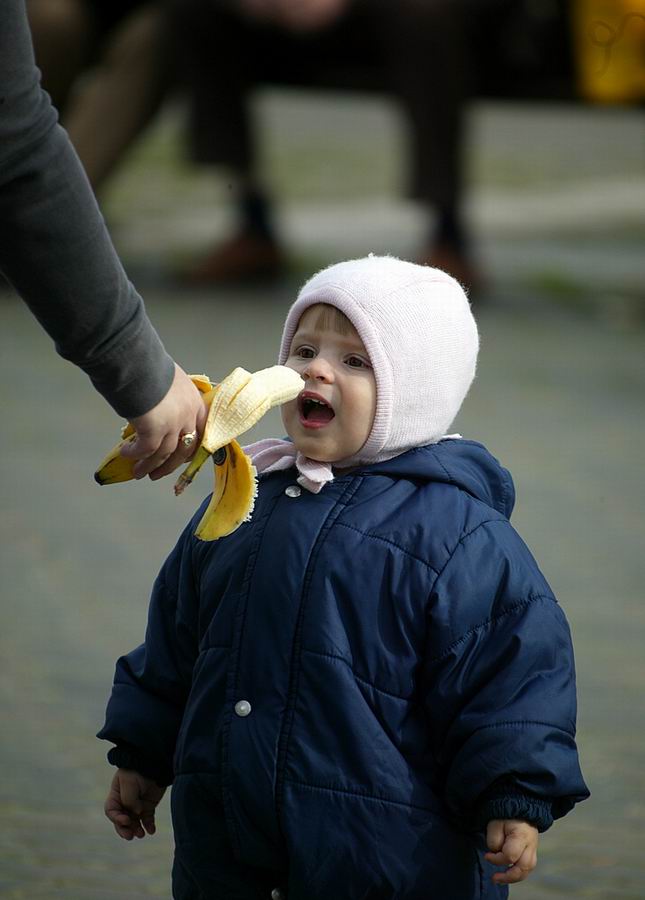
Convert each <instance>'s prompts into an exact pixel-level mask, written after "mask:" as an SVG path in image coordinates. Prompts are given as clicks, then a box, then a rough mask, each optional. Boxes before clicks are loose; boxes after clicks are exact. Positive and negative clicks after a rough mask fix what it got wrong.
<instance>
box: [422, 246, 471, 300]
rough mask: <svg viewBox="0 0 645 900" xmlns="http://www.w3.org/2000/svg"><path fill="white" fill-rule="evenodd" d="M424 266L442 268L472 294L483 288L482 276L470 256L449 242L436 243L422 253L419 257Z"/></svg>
mask: <svg viewBox="0 0 645 900" xmlns="http://www.w3.org/2000/svg"><path fill="white" fill-rule="evenodd" d="M417 262H418V263H419V264H420V265H422V266H434V268H436V269H442V270H443V271H444V272H447V273H448V274H449V275H452V277H453V278H456V279H457V281H458V282H459V283H460V284H461V285H462V287H464V288H465V290H466V291H467V292H468V294H470V295H471V296H472V295H473V294H478V293H480V292H481V289H482V282H483V279H482V276H481V273H480V272H479V271H478V270H477V268H476V266H474V265H473V263H472V261H471V260H470V259H469V258H468V256H467V255H466V254H465V253H464V252H463V251H460V250H457V249H456V248H455V247H452V246H450V245H449V244H436V245H435V246H434V247H433V248H432V249H429V250H427V251H426V252H425V253H422V254H421V255H420V257H419V258H418V259H417Z"/></svg>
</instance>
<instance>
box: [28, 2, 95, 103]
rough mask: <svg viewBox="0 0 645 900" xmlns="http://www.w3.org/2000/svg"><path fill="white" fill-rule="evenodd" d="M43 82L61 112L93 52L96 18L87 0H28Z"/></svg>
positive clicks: (32, 32) (37, 58)
mask: <svg viewBox="0 0 645 900" xmlns="http://www.w3.org/2000/svg"><path fill="white" fill-rule="evenodd" d="M27 14H28V16H29V25H30V27H31V34H32V39H33V42H34V51H35V54H36V61H37V63H38V66H39V68H40V71H41V73H42V84H43V87H44V88H45V90H46V91H48V93H49V95H50V96H51V98H52V101H53V103H54V106H55V107H56V108H57V109H58V110H59V112H61V113H62V112H64V110H65V105H66V103H67V100H68V97H69V95H70V91H71V88H72V86H73V84H74V82H75V80H76V78H77V77H78V75H79V72H81V71H82V70H83V69H84V67H85V66H86V65H87V62H88V60H89V58H90V56H91V52H92V47H93V44H94V37H95V31H96V26H95V20H94V17H93V15H92V12H91V10H90V9H89V7H88V5H87V4H86V3H85V2H84V0H27Z"/></svg>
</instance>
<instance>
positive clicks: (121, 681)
mask: <svg viewBox="0 0 645 900" xmlns="http://www.w3.org/2000/svg"><path fill="white" fill-rule="evenodd" d="M477 351H478V336H477V329H476V325H475V322H474V319H473V316H472V314H471V311H470V307H469V304H468V300H467V298H466V296H465V294H464V292H463V290H462V289H461V287H460V286H459V284H458V283H457V282H456V281H455V280H454V279H452V278H451V277H450V276H448V275H446V274H445V273H443V272H441V271H439V270H437V269H432V268H429V267H426V266H417V265H414V264H412V263H408V262H404V261H401V260H398V259H394V258H392V257H374V256H371V257H369V258H366V259H359V260H351V261H348V262H343V263H340V264H338V265H334V266H331V267H329V268H327V269H325V270H323V271H322V272H320V273H318V274H317V275H316V276H314V277H313V278H312V279H310V280H309V281H308V282H307V283H306V284H305V286H304V287H303V289H302V290H301V291H300V294H299V295H298V298H297V300H296V302H295V303H294V305H293V306H292V307H291V309H290V311H289V313H288V315H287V319H286V323H285V326H284V332H283V336H282V344H281V347H280V356H279V362H280V363H282V364H285V365H287V366H291V367H292V368H294V369H296V371H298V372H299V373H300V374H301V375H302V378H303V389H302V392H301V393H300V395H299V396H298V398H297V399H296V400H295V401H292V402H290V403H288V404H286V405H285V406H284V407H283V421H284V426H285V429H286V431H287V433H288V436H289V441H282V440H270V441H260V442H258V443H257V444H254V445H251V446H250V447H248V448H246V449H247V452H248V453H249V454H250V455H251V457H252V458H253V460H254V463H255V465H256V466H257V468H258V470H259V472H260V476H259V492H258V497H257V501H256V506H255V511H254V513H253V517H252V520H251V521H250V522H248V523H246V524H244V525H242V526H241V527H240V528H239V529H238V530H237V531H235V532H234V533H233V534H231V535H230V536H228V537H226V538H223V539H221V540H219V541H217V542H214V543H203V542H200V541H199V540H197V539H196V538H195V537H194V535H193V532H194V530H195V527H196V523H197V522H198V521H199V519H200V517H201V515H202V513H203V509H204V507H202V509H200V510H199V511H198V512H197V514H196V516H195V517H194V519H193V521H192V522H191V523H190V524H189V525H188V527H187V528H186V530H185V531H184V533H183V535H182V536H181V537H180V539H179V542H178V544H177V546H176V547H175V549H174V550H173V552H172V553H171V555H170V557H169V558H168V560H167V561H166V563H165V565H164V566H163V569H162V571H161V574H160V575H159V577H158V578H157V581H156V583H155V586H154V590H153V594H152V599H151V605H150V613H149V621H148V627H147V631H146V636H145V642H144V643H143V644H142V645H141V646H140V647H138V648H137V649H136V650H133V651H132V652H131V653H129V654H128V655H127V656H124V657H122V658H121V659H120V660H119V661H118V663H117V671H116V677H115V681H114V686H113V690H112V696H111V699H110V701H109V705H108V709H107V719H106V723H105V725H104V727H103V729H102V731H101V732H100V733H99V737H101V738H104V739H107V740H109V741H111V742H113V743H114V744H115V745H116V746H114V747H113V748H112V749H111V750H110V751H109V753H108V759H109V761H110V762H111V763H112V764H114V765H115V766H117V767H118V768H117V772H116V774H115V775H114V778H113V781H112V786H111V788H110V792H109V795H108V799H107V801H106V814H107V816H108V818H109V819H110V820H111V821H112V822H113V824H114V827H115V829H116V831H117V833H118V834H119V835H120V836H121V837H123V838H126V839H132V838H133V837H143V836H144V834H145V833H146V832H147V833H149V834H152V833H153V832H154V811H155V807H156V805H157V803H158V802H159V800H160V799H161V796H162V794H163V793H164V789H165V787H166V786H167V785H169V784H171V783H172V798H171V804H172V817H173V826H174V832H175V860H174V866H173V896H174V897H175V898H176V900H216V898H217V900H221V898H240V900H242V898H244V900H246V898H248V900H251V898H265V900H269V898H273V900H280V898H288V900H323V898H338V900H386V898H387V900H390V898H401V900H480V898H503V897H506V896H507V892H508V885H509V884H511V883H514V882H517V881H520V880H522V879H523V878H525V877H526V876H527V875H528V874H529V873H530V871H531V870H532V869H533V868H534V866H535V863H536V847H537V839H538V832H540V831H544V830H545V829H547V828H549V826H550V825H551V824H552V822H553V820H554V819H557V818H559V817H560V816H563V815H564V814H565V813H567V812H568V811H569V810H571V809H572V807H573V806H574V804H575V803H576V802H578V801H580V800H584V799H585V797H586V796H588V791H587V789H586V787H585V784H584V781H583V779H582V775H581V773H580V769H579V766H578V758H577V752H576V745H575V713H576V698H575V676H574V666H573V654H572V647H571V641H570V636H569V629H568V626H567V622H566V620H565V617H564V614H563V612H562V610H561V609H560V607H559V606H558V604H557V602H556V600H555V598H554V596H553V593H552V592H551V589H550V588H549V585H548V584H547V582H546V581H545V579H544V577H543V576H542V574H541V573H540V571H539V569H538V567H537V565H536V563H535V561H534V559H533V557H532V556H531V554H530V552H529V551H528V549H527V547H526V546H525V544H524V543H523V542H522V540H521V539H520V538H519V536H518V535H517V533H516V532H515V531H514V530H513V528H512V526H511V525H510V523H509V516H510V514H511V510H512V507H513V501H514V490H513V483H512V480H511V477H510V475H509V473H508V472H507V471H506V470H505V469H503V468H502V467H501V466H500V465H499V463H498V462H497V461H496V460H495V459H494V458H493V457H492V456H491V455H490V454H489V453H488V451H487V450H486V449H485V448H484V447H483V446H482V445H481V444H479V443H476V442H474V441H470V440H463V439H461V438H460V437H459V436H458V435H450V436H448V435H446V432H447V431H448V429H449V427H450V425H451V423H452V421H453V419H454V418H455V416H456V414H457V412H458V410H459V407H460V405H461V403H462V401H463V399H464V397H465V395H466V393H467V391H468V389H469V387H470V384H471V382H472V380H473V377H474V374H475V364H476V358H477Z"/></svg>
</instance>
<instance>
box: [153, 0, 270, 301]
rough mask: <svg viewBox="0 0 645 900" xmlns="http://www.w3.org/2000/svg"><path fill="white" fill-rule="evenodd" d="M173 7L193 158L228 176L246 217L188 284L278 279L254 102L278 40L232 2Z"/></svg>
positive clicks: (184, 0) (204, 0)
mask: <svg viewBox="0 0 645 900" xmlns="http://www.w3.org/2000/svg"><path fill="white" fill-rule="evenodd" d="M169 9H170V11H171V20H170V21H171V31H172V34H173V37H174V40H175V43H176V53H175V56H176V66H177V70H178V76H179V78H180V81H181V83H182V85H183V87H185V89H186V94H187V98H188V135H187V136H188V146H189V152H190V155H191V158H192V159H193V160H194V161H195V162H198V163H203V164H205V165H211V166H221V167H224V168H225V169H226V170H227V177H228V178H229V179H230V186H231V188H232V199H233V200H234V202H235V203H236V206H237V215H238V219H239V222H238V226H237V229H236V230H235V232H234V233H233V235H232V237H231V238H230V239H228V240H226V241H224V242H223V243H221V244H220V243H218V244H216V245H215V247H214V248H213V249H212V251H211V252H210V253H208V254H207V255H206V257H205V258H204V259H203V260H201V261H200V262H199V263H198V264H197V265H196V266H195V267H194V268H193V269H192V270H190V271H189V272H187V273H185V274H184V278H185V279H186V280H187V281H189V282H191V283H193V284H204V283H216V282H231V281H233V282H235V281H247V280H256V279H261V280H263V279H271V278H273V277H275V276H276V275H277V274H279V273H280V272H281V270H282V268H283V265H284V258H283V254H282V250H281V248H280V244H279V241H278V239H277V237H276V234H275V228H274V224H273V216H272V210H271V204H270V202H269V199H268V197H267V193H266V191H265V190H264V187H263V186H262V185H261V184H260V180H259V176H258V173H257V170H256V152H255V140H254V135H253V128H252V120H251V115H250V111H249V97H250V93H251V90H252V88H253V86H254V85H255V84H257V83H261V82H262V81H263V76H264V74H265V72H266V70H267V66H266V61H267V58H268V57H270V56H271V55H272V53H273V49H274V45H273V43H272V36H275V35H274V33H272V32H271V31H269V30H267V29H266V28H264V27H262V26H256V25H255V24H254V23H253V22H252V21H249V20H247V19H245V18H244V17H243V16H241V15H240V14H239V13H238V12H237V11H235V10H234V9H231V4H230V3H227V2H226V0H171V2H169ZM269 68H270V67H269Z"/></svg>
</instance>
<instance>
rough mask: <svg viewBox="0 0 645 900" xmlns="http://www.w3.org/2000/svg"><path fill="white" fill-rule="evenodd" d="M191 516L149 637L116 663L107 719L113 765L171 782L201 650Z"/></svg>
mask: <svg viewBox="0 0 645 900" xmlns="http://www.w3.org/2000/svg"><path fill="white" fill-rule="evenodd" d="M194 527H195V524H194V522H191V523H190V525H189V526H188V528H187V529H186V530H185V531H184V533H183V535H182V537H181V538H180V540H179V542H178V544H177V546H176V547H175V549H174V550H173V552H172V553H171V555H170V556H169V557H168V559H167V560H166V562H165V564H164V566H163V568H162V570H161V572H160V574H159V576H158V577H157V579H156V581H155V584H154V588H153V591H152V597H151V600H150V609H149V613H148V625H147V628H146V634H145V641H144V643H143V644H141V645H140V646H139V647H137V648H136V649H135V650H133V651H132V652H131V653H128V654H127V655H126V656H122V657H121V658H120V659H119V660H118V661H117V664H116V673H115V676H114V684H113V687H112V694H111V696H110V700H109V702H108V706H107V711H106V719H105V724H104V726H103V728H102V729H101V731H99V733H98V735H97V737H99V738H100V739H102V740H108V741H112V742H113V743H114V744H116V745H117V747H116V748H114V750H112V751H110V753H109V754H108V759H109V761H110V762H111V763H112V764H113V765H118V766H122V767H125V768H133V769H137V770H138V771H140V772H141V773H142V774H144V775H148V776H150V777H152V778H155V779H156V780H157V781H158V782H159V783H160V784H162V785H166V784H170V782H171V781H172V778H173V775H172V772H173V756H174V751H175V744H176V741H177V735H178V732H179V728H180V725H181V721H182V717H183V713H184V707H185V704H186V700H187V697H188V693H189V691H190V685H191V679H192V672H193V666H194V663H195V660H196V658H197V650H198V624H197V618H198V594H197V589H196V586H195V579H194V572H193V561H192V554H191V545H192V532H193V531H194Z"/></svg>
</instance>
